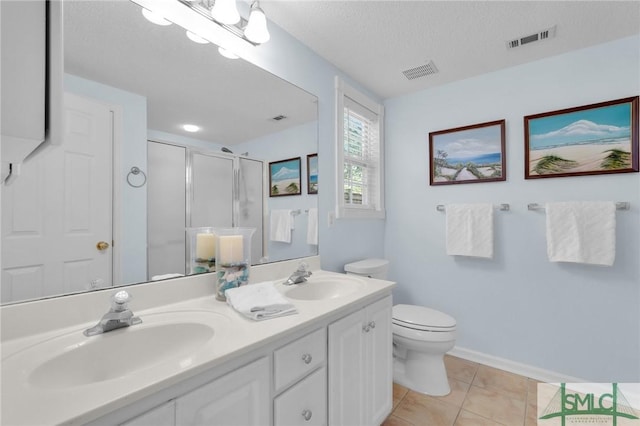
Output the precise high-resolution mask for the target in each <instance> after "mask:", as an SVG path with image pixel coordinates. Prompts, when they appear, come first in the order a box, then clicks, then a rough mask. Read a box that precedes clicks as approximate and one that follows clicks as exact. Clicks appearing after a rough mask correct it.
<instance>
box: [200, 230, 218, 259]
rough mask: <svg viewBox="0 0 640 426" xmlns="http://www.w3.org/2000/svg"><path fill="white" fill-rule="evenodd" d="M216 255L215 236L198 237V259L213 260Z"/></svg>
mask: <svg viewBox="0 0 640 426" xmlns="http://www.w3.org/2000/svg"><path fill="white" fill-rule="evenodd" d="M215 255H216V240H215V235H213V234H197V235H196V259H207V260H209V259H213V257H214V256H215Z"/></svg>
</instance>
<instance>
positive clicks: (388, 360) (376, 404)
mask: <svg viewBox="0 0 640 426" xmlns="http://www.w3.org/2000/svg"><path fill="white" fill-rule="evenodd" d="M391 306H392V303H391V297H387V298H384V299H382V300H380V301H379V302H376V303H373V304H372V305H369V306H368V307H367V310H366V311H367V315H366V316H367V320H368V323H367V325H368V326H369V327H370V329H369V332H367V339H366V340H367V342H366V343H367V350H366V355H367V363H366V366H367V372H366V378H367V380H368V384H367V386H366V390H367V391H368V396H367V403H368V408H367V410H366V411H367V421H366V423H365V424H370V425H379V424H381V423H382V422H383V421H384V419H386V418H387V416H388V415H389V413H391V408H392V404H393V339H392V334H391V333H392V332H391Z"/></svg>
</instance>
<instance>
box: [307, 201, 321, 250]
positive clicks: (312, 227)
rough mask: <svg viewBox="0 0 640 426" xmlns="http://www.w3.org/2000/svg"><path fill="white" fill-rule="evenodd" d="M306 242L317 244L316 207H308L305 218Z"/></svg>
mask: <svg viewBox="0 0 640 426" xmlns="http://www.w3.org/2000/svg"><path fill="white" fill-rule="evenodd" d="M307 244H312V245H318V209H316V208H311V209H309V218H308V220H307Z"/></svg>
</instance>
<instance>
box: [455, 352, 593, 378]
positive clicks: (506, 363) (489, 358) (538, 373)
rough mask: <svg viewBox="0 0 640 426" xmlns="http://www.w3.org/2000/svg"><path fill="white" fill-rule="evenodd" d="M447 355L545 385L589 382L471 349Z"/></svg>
mask: <svg viewBox="0 0 640 426" xmlns="http://www.w3.org/2000/svg"><path fill="white" fill-rule="evenodd" d="M448 354H449V355H452V356H455V357H458V358H462V359H466V360H467V361H473V362H477V363H480V364H484V365H487V366H489V367H493V368H498V369H500V370H504V371H508V372H510V373H515V374H519V375H521V376H525V377H529V378H532V379H535V380H539V381H541V382H545V383H585V382H590V381H589V380H585V379H580V378H577V377H572V376H569V375H566V374H563V373H558V372H556V371H550V370H545V369H542V368H539V367H534V366H532V365H527V364H522V363H520V362H516V361H511V360H509V359H505V358H500V357H497V356H493V355H489V354H485V353H482V352H477V351H473V350H471V349H465V348H461V347H459V346H456V347H454V348H453V349H452V350H450V351H449V352H448Z"/></svg>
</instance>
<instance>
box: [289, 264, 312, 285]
mask: <svg viewBox="0 0 640 426" xmlns="http://www.w3.org/2000/svg"><path fill="white" fill-rule="evenodd" d="M308 267H309V265H307V264H306V263H305V262H300V264H299V265H298V269H296V270H295V272H294V273H293V274H291V276H290V277H289V278H287V280H286V281H285V282H284V283H283V284H284V285H292V284H302V283H304V282H306V281H307V278H309V277H310V276H311V271H308V270H307V268H308Z"/></svg>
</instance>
